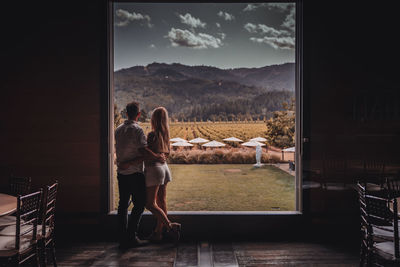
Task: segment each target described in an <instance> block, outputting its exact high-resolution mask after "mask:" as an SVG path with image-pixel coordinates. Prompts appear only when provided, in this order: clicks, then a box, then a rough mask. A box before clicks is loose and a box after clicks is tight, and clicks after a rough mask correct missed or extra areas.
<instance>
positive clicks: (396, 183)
mask: <svg viewBox="0 0 400 267" xmlns="http://www.w3.org/2000/svg"><path fill="white" fill-rule="evenodd" d="M385 188H386V189H387V194H388V197H390V198H397V197H400V177H387V178H386V186H385Z"/></svg>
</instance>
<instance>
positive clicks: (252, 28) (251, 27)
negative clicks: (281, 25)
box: [243, 23, 291, 37]
mask: <svg viewBox="0 0 400 267" xmlns="http://www.w3.org/2000/svg"><path fill="white" fill-rule="evenodd" d="M243 27H244V28H245V29H246V30H247V31H248V32H249V33H260V34H266V35H269V36H271V37H283V36H289V35H291V34H290V33H289V32H288V31H286V30H277V29H275V28H272V27H269V26H267V25H264V24H258V25H255V24H253V23H246V24H245V25H244V26H243Z"/></svg>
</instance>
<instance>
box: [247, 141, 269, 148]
mask: <svg viewBox="0 0 400 267" xmlns="http://www.w3.org/2000/svg"><path fill="white" fill-rule="evenodd" d="M241 145H242V146H253V147H256V146H265V144H263V143H260V142H257V141H249V142H246V143H243V144H241Z"/></svg>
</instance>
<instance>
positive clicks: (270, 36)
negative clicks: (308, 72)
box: [244, 23, 295, 49]
mask: <svg viewBox="0 0 400 267" xmlns="http://www.w3.org/2000/svg"><path fill="white" fill-rule="evenodd" d="M244 28H245V29H246V30H247V31H248V32H249V33H253V34H258V35H260V36H259V37H251V38H250V40H251V41H253V42H256V43H265V44H268V45H270V46H272V47H273V48H275V49H294V48H295V39H294V36H293V34H292V33H291V32H288V31H286V30H277V29H275V28H272V27H269V26H267V25H264V24H258V25H255V24H252V23H247V24H245V25H244Z"/></svg>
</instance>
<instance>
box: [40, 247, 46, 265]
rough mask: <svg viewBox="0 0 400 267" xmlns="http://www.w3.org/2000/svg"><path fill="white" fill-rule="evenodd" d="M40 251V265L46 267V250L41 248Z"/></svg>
mask: <svg viewBox="0 0 400 267" xmlns="http://www.w3.org/2000/svg"><path fill="white" fill-rule="evenodd" d="M41 250H42V253H41V258H42V261H41V264H42V266H43V267H46V266H47V253H46V248H45V247H43V248H42V249H41Z"/></svg>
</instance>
